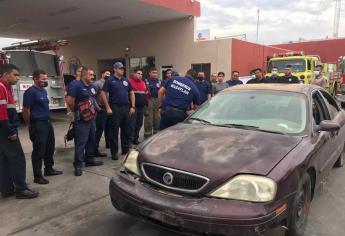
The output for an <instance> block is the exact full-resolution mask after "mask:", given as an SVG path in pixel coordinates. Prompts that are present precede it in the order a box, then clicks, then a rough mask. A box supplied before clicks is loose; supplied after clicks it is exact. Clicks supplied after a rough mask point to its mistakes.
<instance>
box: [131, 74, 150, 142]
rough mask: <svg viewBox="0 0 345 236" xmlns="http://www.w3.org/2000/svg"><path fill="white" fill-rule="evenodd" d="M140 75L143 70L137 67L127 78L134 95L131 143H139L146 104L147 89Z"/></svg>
mask: <svg viewBox="0 0 345 236" xmlns="http://www.w3.org/2000/svg"><path fill="white" fill-rule="evenodd" d="M142 77H143V71H142V70H140V69H137V70H135V71H134V74H133V75H132V76H131V77H130V79H129V83H130V84H131V86H132V88H133V91H134V95H135V113H134V114H133V115H132V116H131V117H130V130H131V135H130V144H131V145H138V144H139V132H140V129H141V127H142V126H143V120H144V106H145V105H146V104H147V93H148V90H147V88H146V84H145V82H144V81H143V80H142Z"/></svg>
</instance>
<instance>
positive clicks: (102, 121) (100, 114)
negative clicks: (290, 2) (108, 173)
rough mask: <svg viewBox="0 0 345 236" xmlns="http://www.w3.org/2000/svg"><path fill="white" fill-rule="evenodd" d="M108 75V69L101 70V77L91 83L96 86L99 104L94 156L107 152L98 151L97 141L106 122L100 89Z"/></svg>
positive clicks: (104, 154)
mask: <svg viewBox="0 0 345 236" xmlns="http://www.w3.org/2000/svg"><path fill="white" fill-rule="evenodd" d="M109 77H110V71H108V70H103V71H102V72H101V79H99V80H97V81H96V82H94V83H93V85H94V86H95V88H96V93H97V103H98V105H99V106H100V108H101V109H100V111H99V112H97V116H96V141H95V142H96V143H95V156H98V157H106V156H107V154H106V153H101V152H100V151H99V142H100V140H101V138H102V134H103V131H104V129H105V126H106V122H107V117H108V115H107V110H106V109H105V106H104V104H103V102H102V99H101V91H102V88H103V85H104V83H105V81H106V80H107V79H108V78H109Z"/></svg>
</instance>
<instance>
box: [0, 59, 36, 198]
mask: <svg viewBox="0 0 345 236" xmlns="http://www.w3.org/2000/svg"><path fill="white" fill-rule="evenodd" d="M0 74H1V77H0V192H1V198H7V197H11V196H14V195H15V196H16V198H19V199H30V198H35V197H37V196H38V192H35V191H33V190H30V189H29V188H28V186H27V184H26V182H25V179H26V162H25V156H24V152H23V149H22V145H21V143H20V140H19V137H18V131H17V122H18V121H19V119H18V114H17V110H16V104H15V101H14V98H13V92H12V85H15V84H17V83H18V81H19V69H18V68H17V67H16V66H15V65H12V64H7V65H3V66H2V68H1V71H0Z"/></svg>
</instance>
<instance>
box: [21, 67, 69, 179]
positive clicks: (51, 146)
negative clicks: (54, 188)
mask: <svg viewBox="0 0 345 236" xmlns="http://www.w3.org/2000/svg"><path fill="white" fill-rule="evenodd" d="M32 77H33V80H34V85H33V86H31V87H30V88H29V89H28V90H26V91H25V92H24V97H23V118H24V121H25V124H26V126H27V127H28V128H29V134H30V139H31V141H32V148H33V150H32V155H31V161H32V168H33V173H34V182H35V183H37V184H48V183H49V181H48V180H47V179H45V178H44V177H43V175H42V162H44V166H45V169H44V175H45V176H53V175H61V174H62V171H57V170H55V169H54V168H53V166H54V159H53V156H54V151H55V135H54V129H53V126H52V124H51V122H50V114H49V99H48V94H47V91H46V90H45V89H44V88H45V87H47V86H48V77H47V73H46V72H45V71H43V70H35V71H34V72H33V76H32Z"/></svg>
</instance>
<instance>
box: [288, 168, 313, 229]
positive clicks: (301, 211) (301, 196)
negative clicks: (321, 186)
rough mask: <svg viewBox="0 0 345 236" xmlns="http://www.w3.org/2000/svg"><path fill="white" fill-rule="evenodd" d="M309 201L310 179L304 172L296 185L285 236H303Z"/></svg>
mask: <svg viewBox="0 0 345 236" xmlns="http://www.w3.org/2000/svg"><path fill="white" fill-rule="evenodd" d="M310 202H311V180H310V176H309V175H308V174H305V175H304V176H303V178H302V181H301V183H300V185H299V187H298V190H297V193H296V195H295V199H294V201H293V205H292V210H291V214H290V220H289V226H288V231H287V232H286V236H303V234H304V230H305V227H306V225H307V220H308V216H309V209H310Z"/></svg>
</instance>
